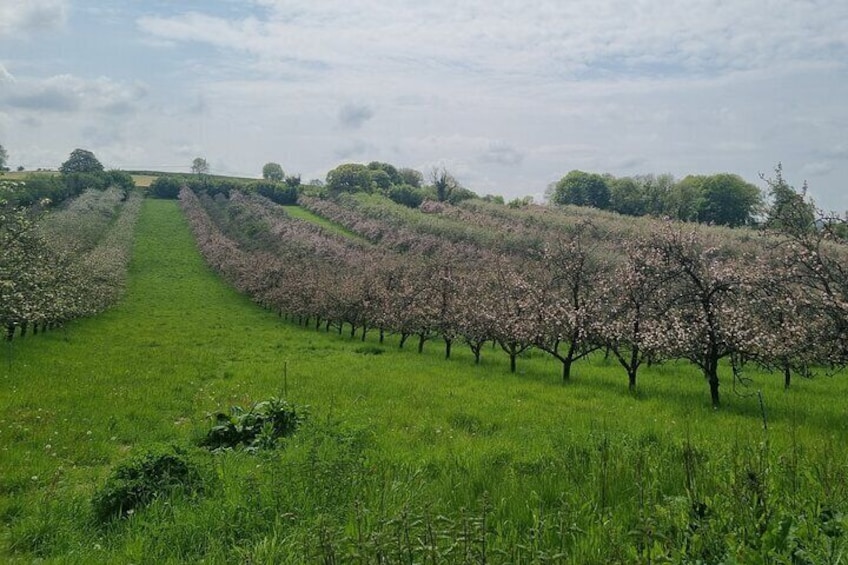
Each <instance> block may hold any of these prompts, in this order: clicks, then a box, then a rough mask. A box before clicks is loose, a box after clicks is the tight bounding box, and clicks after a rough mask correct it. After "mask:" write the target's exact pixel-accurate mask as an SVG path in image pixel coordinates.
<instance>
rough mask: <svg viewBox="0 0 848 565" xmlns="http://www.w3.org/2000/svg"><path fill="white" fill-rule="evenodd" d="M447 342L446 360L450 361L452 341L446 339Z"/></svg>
mask: <svg viewBox="0 0 848 565" xmlns="http://www.w3.org/2000/svg"><path fill="white" fill-rule="evenodd" d="M444 340H445V359H450V354H451V344H452V343H453V340H452V339H448V338H444Z"/></svg>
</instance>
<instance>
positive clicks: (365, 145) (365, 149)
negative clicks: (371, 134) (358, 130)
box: [333, 139, 378, 160]
mask: <svg viewBox="0 0 848 565" xmlns="http://www.w3.org/2000/svg"><path fill="white" fill-rule="evenodd" d="M377 152H378V151H377V147H375V146H374V145H373V144H371V143H369V142H367V141H365V140H362V139H357V140H354V141H351V142H350V143H347V144H346V145H343V146H341V147H338V148H336V149H335V151H333V153H334V154H335V156H336V158H338V159H343V160H345V159H354V158H361V157H365V156H368V155H375V154H376V153H377Z"/></svg>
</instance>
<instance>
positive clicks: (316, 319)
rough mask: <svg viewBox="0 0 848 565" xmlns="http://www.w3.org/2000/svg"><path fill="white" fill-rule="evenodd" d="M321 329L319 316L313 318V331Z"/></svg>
mask: <svg viewBox="0 0 848 565" xmlns="http://www.w3.org/2000/svg"><path fill="white" fill-rule="evenodd" d="M320 329H321V316H315V330H316V331H318V330H320Z"/></svg>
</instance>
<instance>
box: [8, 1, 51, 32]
mask: <svg viewBox="0 0 848 565" xmlns="http://www.w3.org/2000/svg"><path fill="white" fill-rule="evenodd" d="M66 20H67V2H66V1H65V0H27V1H26V2H3V4H2V5H0V38H2V37H5V36H14V35H29V34H33V33H41V32H45V31H49V30H54V29H60V28H62V27H63V26H64V25H65V21H66Z"/></svg>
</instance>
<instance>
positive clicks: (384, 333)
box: [380, 328, 386, 345]
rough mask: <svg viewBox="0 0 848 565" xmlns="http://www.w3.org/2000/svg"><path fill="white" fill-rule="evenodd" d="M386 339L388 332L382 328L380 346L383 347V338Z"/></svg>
mask: <svg viewBox="0 0 848 565" xmlns="http://www.w3.org/2000/svg"><path fill="white" fill-rule="evenodd" d="M385 337H386V332H385V331H384V330H383V328H380V345H383V338H385Z"/></svg>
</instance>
